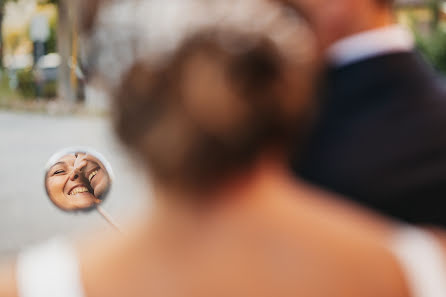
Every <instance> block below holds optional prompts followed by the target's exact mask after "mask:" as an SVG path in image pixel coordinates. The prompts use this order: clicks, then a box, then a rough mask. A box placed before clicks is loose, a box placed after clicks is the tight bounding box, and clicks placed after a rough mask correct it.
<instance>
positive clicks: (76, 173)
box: [70, 168, 80, 181]
mask: <svg viewBox="0 0 446 297" xmlns="http://www.w3.org/2000/svg"><path fill="white" fill-rule="evenodd" d="M79 174H80V172H79V170H77V169H76V168H74V169H73V171H71V175H70V180H72V181H75V180H77V179H78V178H79Z"/></svg>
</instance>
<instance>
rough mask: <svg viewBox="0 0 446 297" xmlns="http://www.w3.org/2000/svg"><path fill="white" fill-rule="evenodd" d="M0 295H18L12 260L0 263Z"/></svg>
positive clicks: (12, 296) (8, 296) (14, 296)
mask: <svg viewBox="0 0 446 297" xmlns="http://www.w3.org/2000/svg"><path fill="white" fill-rule="evenodd" d="M0 296H2V297H18V292H17V285H16V277H15V264H14V262H13V261H10V262H7V263H2V264H0Z"/></svg>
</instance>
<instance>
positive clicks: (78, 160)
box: [45, 149, 111, 211]
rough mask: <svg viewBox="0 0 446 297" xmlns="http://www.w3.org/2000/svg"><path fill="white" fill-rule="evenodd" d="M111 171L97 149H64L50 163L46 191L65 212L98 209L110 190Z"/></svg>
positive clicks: (46, 176) (47, 171)
mask: <svg viewBox="0 0 446 297" xmlns="http://www.w3.org/2000/svg"><path fill="white" fill-rule="evenodd" d="M110 170H111V169H110V166H109V165H108V163H107V162H106V161H105V160H104V159H103V157H102V156H100V155H99V154H98V153H96V152H93V151H91V150H86V149H76V150H73V149H71V150H70V149H68V150H64V151H62V152H59V153H56V154H55V155H54V156H53V157H52V158H51V159H50V161H49V162H48V165H47V170H46V174H45V188H46V192H47V193H48V196H49V198H50V199H51V201H52V202H53V203H54V204H55V205H56V206H57V207H59V208H60V209H63V210H65V211H77V210H90V209H94V208H95V207H96V206H98V205H99V204H101V203H102V202H103V201H104V199H105V197H106V195H107V193H108V192H109V190H110V186H111V177H110V176H111V175H110Z"/></svg>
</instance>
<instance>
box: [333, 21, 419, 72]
mask: <svg viewBox="0 0 446 297" xmlns="http://www.w3.org/2000/svg"><path fill="white" fill-rule="evenodd" d="M413 48H414V38H413V36H412V33H411V32H409V30H407V29H405V28H404V27H402V26H400V25H392V26H387V27H383V28H379V29H374V30H369V31H365V32H361V33H358V34H355V35H352V36H348V37H346V38H343V39H341V40H339V41H337V42H335V43H334V44H333V45H332V46H330V47H329V48H328V50H327V52H326V55H327V58H328V61H329V62H330V63H332V64H333V65H334V66H337V67H341V66H345V65H347V64H351V63H354V62H358V61H360V60H363V59H367V58H371V57H374V56H378V55H382V54H388V53H395V52H408V51H411V50H413Z"/></svg>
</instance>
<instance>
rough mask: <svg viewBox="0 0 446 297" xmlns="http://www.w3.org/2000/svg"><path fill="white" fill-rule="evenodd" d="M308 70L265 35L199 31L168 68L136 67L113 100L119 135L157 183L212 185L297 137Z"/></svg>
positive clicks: (302, 120) (303, 116)
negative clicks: (293, 63)
mask: <svg viewBox="0 0 446 297" xmlns="http://www.w3.org/2000/svg"><path fill="white" fill-rule="evenodd" d="M294 70H296V69H294ZM302 70H303V69H299V71H293V67H291V66H290V65H288V64H287V61H286V60H285V59H284V57H282V56H281V54H280V52H279V51H278V49H277V48H276V46H275V45H274V43H273V42H272V41H271V40H269V39H268V38H267V37H265V36H262V35H258V34H243V33H239V32H234V31H225V30H219V29H216V28H214V29H211V30H205V31H200V32H198V33H196V34H194V35H193V36H191V37H189V38H187V39H185V40H184V41H183V42H182V44H181V45H180V46H179V47H178V49H177V50H176V51H175V52H174V53H173V55H172V56H170V57H169V58H168V59H167V60H166V61H164V63H162V65H158V66H154V65H151V64H145V63H144V62H137V63H135V64H134V65H133V66H132V67H131V69H130V70H129V71H128V73H127V75H126V76H125V78H124V80H123V82H122V84H121V87H120V88H119V89H118V91H117V92H116V95H115V100H114V104H115V106H114V112H115V125H116V129H117V132H118V135H119V136H120V138H121V140H122V141H123V142H124V143H125V144H126V145H127V146H128V147H129V148H130V150H131V151H132V152H135V153H137V155H138V156H139V157H140V158H141V159H142V160H143V162H144V164H145V165H147V167H148V168H149V169H150V172H151V174H152V175H153V176H154V177H155V178H156V179H157V180H158V181H160V182H162V183H165V184H167V185H175V186H180V187H186V188H191V189H194V190H197V189H203V188H205V187H207V186H212V185H214V184H215V183H217V182H218V181H221V180H222V179H224V178H225V176H227V175H232V174H234V173H236V171H237V170H241V169H246V168H248V167H249V166H250V165H252V164H253V162H254V161H255V160H256V158H257V157H258V155H259V154H260V153H262V152H264V151H265V150H269V149H279V150H281V149H283V147H284V146H285V145H286V144H287V143H288V141H289V140H290V136H293V137H298V135H297V134H295V133H293V132H294V131H296V130H299V129H301V128H303V127H304V126H305V123H306V121H307V116H308V115H309V110H308V108H309V106H310V104H309V100H308V96H309V94H308V87H307V85H305V84H309V83H310V82H311V79H310V77H311V73H310V72H307V74H306V76H304V75H302V73H301V71H302ZM298 74H299V76H295V75H298ZM296 128H297V129H296Z"/></svg>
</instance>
